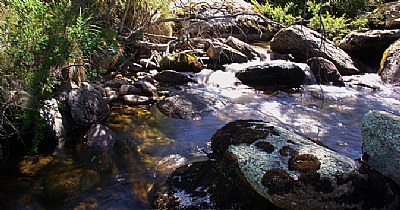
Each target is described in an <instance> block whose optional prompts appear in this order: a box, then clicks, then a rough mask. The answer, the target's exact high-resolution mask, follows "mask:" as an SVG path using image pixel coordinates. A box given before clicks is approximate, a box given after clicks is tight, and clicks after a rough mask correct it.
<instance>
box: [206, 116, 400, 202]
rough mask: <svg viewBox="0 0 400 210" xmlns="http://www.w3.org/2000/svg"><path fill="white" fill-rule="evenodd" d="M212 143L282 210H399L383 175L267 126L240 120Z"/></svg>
mask: <svg viewBox="0 0 400 210" xmlns="http://www.w3.org/2000/svg"><path fill="white" fill-rule="evenodd" d="M211 141H212V142H211V147H212V149H213V152H214V153H215V154H216V155H217V157H219V158H225V159H227V160H228V161H231V162H233V163H232V165H236V167H237V168H238V171H239V173H240V177H242V178H243V180H244V181H245V182H247V183H249V184H250V185H251V186H252V188H253V189H254V190H255V191H256V192H257V193H259V194H260V195H262V196H263V197H265V198H267V199H268V200H269V201H271V202H272V203H274V204H275V205H277V206H279V207H281V208H286V209H371V208H386V209H394V208H397V207H398V194H397V189H393V188H394V186H392V185H391V184H390V183H388V182H386V181H385V179H384V177H383V176H381V175H379V174H378V173H376V172H373V171H370V170H368V169H366V168H364V167H361V166H360V165H359V164H358V163H357V162H355V161H354V160H352V159H350V158H347V157H345V156H342V155H340V154H338V153H336V152H334V151H332V150H330V149H328V148H326V147H323V146H321V145H319V144H317V143H315V142H313V141H311V140H309V139H306V138H304V137H301V136H299V135H297V134H295V133H292V132H290V131H288V130H286V129H283V128H281V127H278V126H275V125H272V124H270V123H265V122H262V121H253V120H238V121H235V122H232V123H229V124H227V125H226V126H224V127H223V128H221V129H220V130H218V131H217V132H216V133H215V134H214V136H213V137H212V140H211ZM369 184H371V185H374V186H377V188H376V189H372V188H369V187H367V186H369ZM376 196H378V197H379V198H377V197H376Z"/></svg>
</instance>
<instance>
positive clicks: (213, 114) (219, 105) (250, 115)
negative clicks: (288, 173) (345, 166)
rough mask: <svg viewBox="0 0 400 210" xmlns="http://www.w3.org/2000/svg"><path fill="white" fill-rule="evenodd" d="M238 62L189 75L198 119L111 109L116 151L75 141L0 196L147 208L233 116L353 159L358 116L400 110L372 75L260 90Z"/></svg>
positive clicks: (13, 204) (59, 204)
mask: <svg viewBox="0 0 400 210" xmlns="http://www.w3.org/2000/svg"><path fill="white" fill-rule="evenodd" d="M257 62H258V61H255V62H254V63H257ZM254 63H253V64H254ZM242 65H246V64H241V65H239V64H233V65H229V66H228V67H227V70H226V71H212V70H203V71H202V72H200V73H199V74H197V75H195V76H194V77H195V79H196V80H197V83H193V84H191V85H190V87H187V91H190V92H192V93H195V94H199V95H201V96H203V97H204V98H205V99H206V100H207V101H208V102H209V103H210V104H211V110H210V113H209V114H208V115H206V116H204V117H203V118H201V119H196V120H181V119H172V118H169V117H166V116H164V115H163V114H161V113H160V112H159V111H158V110H157V108H156V107H155V106H149V107H128V106H121V107H113V111H112V113H111V116H110V117H109V119H108V121H107V125H108V126H109V127H110V128H111V129H112V130H113V131H114V132H115V133H117V135H118V138H119V139H121V140H120V141H119V143H118V144H117V145H115V148H114V150H113V152H111V153H107V154H104V153H96V152H92V151H88V150H86V149H84V148H82V147H81V146H79V145H78V146H76V147H75V148H73V149H66V150H65V151H61V152H60V153H59V154H58V155H56V156H55V157H54V160H53V164H50V166H48V167H47V168H45V169H44V170H42V171H41V173H40V177H39V178H34V180H35V181H33V180H26V179H16V184H12V183H8V184H7V185H5V186H6V187H7V188H9V189H8V191H7V192H11V193H10V194H9V195H8V196H5V197H3V198H0V199H1V200H2V202H5V203H7V205H6V207H7V208H9V209H39V208H44V209H85V208H87V209H148V208H149V204H148V200H149V197H150V196H151V190H152V189H153V188H154V187H155V186H156V185H157V184H158V183H160V182H162V181H163V180H165V178H166V177H167V175H168V174H169V173H170V172H171V171H172V170H173V169H175V168H176V167H178V166H180V165H183V164H187V163H190V162H193V161H200V160H205V159H206V155H205V153H208V152H210V138H211V136H212V135H213V134H214V133H215V132H216V130H217V129H219V128H221V127H222V126H224V125H225V124H226V123H228V122H231V121H233V120H236V119H261V120H265V121H270V122H273V123H276V124H277V125H280V126H283V127H286V128H288V129H290V130H292V131H294V132H296V133H299V134H301V135H303V136H305V137H308V138H311V139H314V140H318V141H321V142H322V143H323V144H325V145H327V146H328V147H330V148H332V149H334V150H336V151H337V152H339V153H341V154H343V155H346V156H348V157H351V158H353V159H356V158H360V157H361V155H362V154H361V139H362V135H361V123H362V120H363V116H364V115H365V114H366V113H367V112H368V111H369V110H372V109H376V110H386V111H389V112H392V113H395V114H400V88H394V87H390V86H384V85H382V84H380V80H379V77H378V76H376V75H374V74H367V75H363V76H358V77H346V78H345V80H346V81H347V86H346V87H333V86H318V85H310V86H305V87H303V88H301V89H300V90H299V91H298V92H295V93H286V92H283V91H276V92H272V93H271V92H269V93H265V92H263V91H256V90H254V89H252V88H250V87H248V86H245V85H242V84H240V82H239V81H238V80H237V79H236V78H235V76H234V73H235V71H237V69H238V68H239V67H242ZM3 187H4V186H3ZM6 187H4V188H6ZM10 188H12V189H10ZM21 189H23V192H21V191H19V192H18V193H15V192H13V190H14V191H18V190H21ZM4 199H9V200H7V201H4Z"/></svg>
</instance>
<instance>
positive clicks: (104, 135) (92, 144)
mask: <svg viewBox="0 0 400 210" xmlns="http://www.w3.org/2000/svg"><path fill="white" fill-rule="evenodd" d="M85 137H86V145H87V146H88V147H89V148H91V149H93V150H97V151H110V150H111V149H112V148H113V145H114V142H115V136H114V133H113V131H111V130H110V129H109V128H108V127H107V126H105V125H102V124H94V125H92V126H90V129H89V131H88V132H87V134H86V136H85Z"/></svg>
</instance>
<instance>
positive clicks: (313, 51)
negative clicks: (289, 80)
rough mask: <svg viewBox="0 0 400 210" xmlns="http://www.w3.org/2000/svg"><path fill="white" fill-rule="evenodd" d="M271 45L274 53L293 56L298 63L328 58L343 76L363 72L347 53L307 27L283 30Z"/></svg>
mask: <svg viewBox="0 0 400 210" xmlns="http://www.w3.org/2000/svg"><path fill="white" fill-rule="evenodd" d="M270 44H271V50H272V51H274V52H277V53H283V54H288V53H289V54H292V55H293V57H294V58H295V59H296V61H302V62H304V61H306V60H307V59H309V58H312V57H323V58H326V59H328V60H330V61H332V62H333V63H334V64H335V66H336V68H337V69H338V70H339V72H340V74H342V75H353V74H359V73H361V72H362V71H361V69H359V68H358V66H357V64H356V63H355V62H354V60H353V59H352V58H351V57H350V56H349V55H348V54H347V53H346V52H345V51H343V50H342V49H340V48H339V47H336V46H335V45H334V44H333V42H332V41H330V40H326V39H324V38H322V36H321V34H319V33H318V32H316V31H314V30H311V29H309V28H307V27H305V26H299V25H293V26H290V27H288V28H286V29H282V30H281V31H279V32H278V33H277V34H276V35H275V36H274V38H273V39H272V40H271V43H270ZM364 71H365V70H364Z"/></svg>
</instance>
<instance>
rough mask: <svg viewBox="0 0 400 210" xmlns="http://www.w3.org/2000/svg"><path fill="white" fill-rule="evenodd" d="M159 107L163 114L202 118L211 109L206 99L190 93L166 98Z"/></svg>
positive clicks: (185, 117)
mask: <svg viewBox="0 0 400 210" xmlns="http://www.w3.org/2000/svg"><path fill="white" fill-rule="evenodd" d="M157 107H158V109H159V110H160V111H161V112H162V113H163V114H165V115H168V116H170V117H174V118H179V119H200V118H201V117H202V116H203V115H205V114H206V112H207V111H208V110H209V107H208V105H207V103H206V102H205V101H204V99H202V98H200V97H199V96H197V95H194V94H189V93H180V94H179V95H174V96H171V97H168V98H164V99H163V100H161V101H160V102H159V103H158V104H157Z"/></svg>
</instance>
